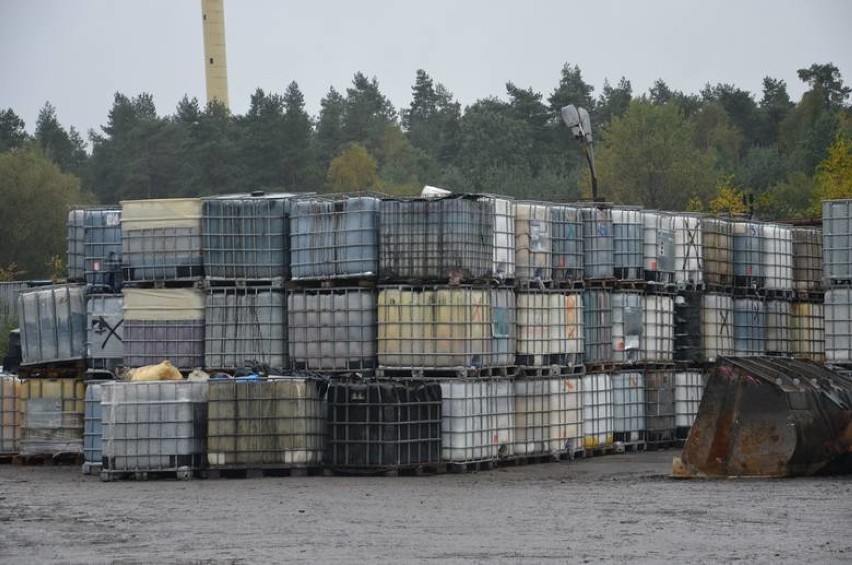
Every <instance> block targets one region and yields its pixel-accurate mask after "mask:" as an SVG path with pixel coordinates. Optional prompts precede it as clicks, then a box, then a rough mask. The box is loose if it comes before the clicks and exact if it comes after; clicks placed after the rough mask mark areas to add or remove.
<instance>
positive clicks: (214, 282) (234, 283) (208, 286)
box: [203, 277, 284, 290]
mask: <svg viewBox="0 0 852 565" xmlns="http://www.w3.org/2000/svg"><path fill="white" fill-rule="evenodd" d="M203 287H204V289H205V290H216V289H222V290H224V289H230V288H239V289H246V288H253V289H279V288H284V278H283V277H274V278H271V279H225V278H220V277H205V278H204V281H203Z"/></svg>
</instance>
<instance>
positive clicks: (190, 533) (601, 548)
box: [0, 450, 852, 565]
mask: <svg viewBox="0 0 852 565" xmlns="http://www.w3.org/2000/svg"><path fill="white" fill-rule="evenodd" d="M674 455H677V452H676V451H674V450H668V451H658V452H649V453H638V454H623V455H615V456H609V457H602V458H595V459H586V460H577V461H571V462H569V461H564V462H560V463H549V464H544V465H534V466H533V465H531V466H522V467H508V468H500V469H498V470H495V471H489V472H481V473H470V474H466V475H458V474H448V475H439V476H427V477H281V478H259V479H228V480H224V479H223V480H197V479H196V480H192V481H188V482H178V481H175V480H170V481H148V482H133V481H129V482H114V483H102V482H101V481H100V480H99V479H98V478H97V477H96V476H95V477H93V476H83V475H82V474H81V473H80V469H79V468H76V467H16V466H9V465H2V466H0V561H2V562H8V563H41V562H68V563H103V562H112V561H116V562H120V563H272V562H285V561H295V562H308V563H332V562H334V563H364V562H389V563H406V562H434V563H445V562H447V563H452V562H521V561H522V562H533V563H536V562H583V563H618V562H656V563H690V564H691V563H719V562H725V563H730V562H737V561H739V562H745V563H749V565H751V564H752V563H778V562H785V563H809V562H810V563H850V562H852V534H850V532H852V477H833V478H819V479H786V480H777V479H776V480H755V479H742V480H713V481H683V480H672V479H669V478H668V477H667V474H668V472H669V470H670V466H671V459H672V457H673V456H674Z"/></svg>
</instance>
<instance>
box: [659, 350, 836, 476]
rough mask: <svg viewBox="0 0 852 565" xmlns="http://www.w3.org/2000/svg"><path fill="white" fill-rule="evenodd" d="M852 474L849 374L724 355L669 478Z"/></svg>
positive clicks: (795, 363)
mask: <svg viewBox="0 0 852 565" xmlns="http://www.w3.org/2000/svg"><path fill="white" fill-rule="evenodd" d="M837 473H852V378H850V377H849V376H846V375H841V374H839V373H837V372H834V371H832V370H830V369H828V368H826V367H824V366H822V365H818V364H816V363H812V362H810V361H799V360H793V359H783V358H777V357H722V358H719V360H718V361H717V363H716V365H715V367H714V368H713V369H712V371H711V373H710V376H709V379H708V381H707V387H706V389H705V391H704V396H703V398H702V400H701V406H700V408H699V410H698V415H697V417H696V419H695V423H694V424H693V426H692V429H691V430H690V432H689V436H688V437H687V439H686V442H685V444H684V447H683V453H682V455H681V457H680V458H676V459H675V460H674V464H673V469H672V475H673V476H675V477H732V476H736V477H739V476H753V477H790V476H801V475H818V474H837Z"/></svg>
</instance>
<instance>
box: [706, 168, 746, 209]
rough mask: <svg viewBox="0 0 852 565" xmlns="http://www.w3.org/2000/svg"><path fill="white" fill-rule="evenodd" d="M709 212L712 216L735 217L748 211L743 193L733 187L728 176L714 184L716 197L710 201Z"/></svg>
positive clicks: (731, 180)
mask: <svg viewBox="0 0 852 565" xmlns="http://www.w3.org/2000/svg"><path fill="white" fill-rule="evenodd" d="M709 204H710V211H711V212H713V213H714V214H728V215H731V216H733V215H737V214H745V213H746V212H748V211H749V209H748V205H747V204H746V195H745V193H744V192H743V191H742V190H740V189H739V188H737V187H736V186H734V184H733V179H732V177H730V176H726V177H722V178H720V179H719V181H718V183H717V184H716V195H715V196H714V197H713V199H712V200H710V203H709Z"/></svg>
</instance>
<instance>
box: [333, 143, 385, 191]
mask: <svg viewBox="0 0 852 565" xmlns="http://www.w3.org/2000/svg"><path fill="white" fill-rule="evenodd" d="M328 182H329V184H330V185H331V188H332V189H333V190H335V191H338V192H356V191H361V190H369V189H372V188H376V186H377V185H378V183H379V175H378V162H377V161H376V158H375V157H373V156H372V155H370V152H369V151H367V148H366V147H364V146H363V145H361V144H360V143H352V144H349V145H348V146H346V147H345V148H344V149H343V151H341V152H340V155H338V156H337V157H335V158H334V159H333V160H332V161H331V165H330V166H329V167H328Z"/></svg>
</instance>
